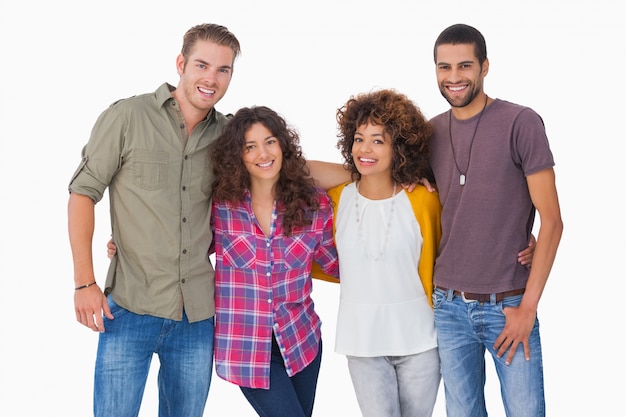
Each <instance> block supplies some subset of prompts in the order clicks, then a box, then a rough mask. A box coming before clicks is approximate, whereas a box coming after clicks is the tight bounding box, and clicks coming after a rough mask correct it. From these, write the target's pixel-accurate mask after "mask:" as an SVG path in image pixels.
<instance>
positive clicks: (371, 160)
mask: <svg viewBox="0 0 626 417" xmlns="http://www.w3.org/2000/svg"><path fill="white" fill-rule="evenodd" d="M359 160H360V161H361V162H376V160H375V159H369V158H359Z"/></svg>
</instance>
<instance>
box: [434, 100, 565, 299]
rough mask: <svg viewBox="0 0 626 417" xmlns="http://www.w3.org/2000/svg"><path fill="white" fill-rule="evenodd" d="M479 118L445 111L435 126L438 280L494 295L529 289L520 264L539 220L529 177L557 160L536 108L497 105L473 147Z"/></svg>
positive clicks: (485, 115) (482, 121) (483, 121)
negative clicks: (439, 232)
mask: <svg viewBox="0 0 626 417" xmlns="http://www.w3.org/2000/svg"><path fill="white" fill-rule="evenodd" d="M478 118H479V115H476V116H474V117H472V118H470V119H467V120H457V119H455V118H454V116H452V115H451V114H450V111H447V112H445V113H442V114H440V115H438V116H435V117H434V118H433V119H432V120H431V123H432V124H433V127H434V134H433V137H432V139H431V164H432V168H433V172H434V174H435V180H436V183H437V188H438V190H439V196H440V199H441V203H442V205H443V212H442V216H441V221H442V232H443V236H442V240H441V245H440V247H439V253H438V256H437V260H436V263H435V274H434V281H435V285H436V286H440V287H444V288H450V289H455V290H459V291H466V292H472V293H481V294H489V293H498V292H503V291H508V290H513V289H518V288H524V287H525V286H526V281H527V280H528V274H529V270H528V269H527V268H526V267H525V266H522V265H520V264H519V262H518V261H517V254H518V252H519V251H520V250H522V249H524V248H526V247H527V246H528V241H529V238H530V234H531V232H532V227H533V222H534V218H535V208H534V206H533V204H532V201H531V199H530V195H529V192H528V186H527V183H526V176H528V175H531V174H533V173H536V172H538V171H541V170H544V169H547V168H551V167H553V166H554V159H553V156H552V152H551V150H550V146H549V143H548V139H547V136H546V132H545V127H544V124H543V121H542V119H541V117H540V116H539V115H538V114H537V113H536V112H534V111H533V110H532V109H530V108H528V107H523V106H520V105H517V104H513V103H509V102H507V101H504V100H500V99H496V100H495V101H493V102H492V103H491V104H490V105H488V106H487V108H486V109H485V110H484V113H483V115H482V118H481V119H480V123H479V125H478V129H477V131H476V135H475V137H474V140H473V143H471V142H472V135H473V133H474V129H475V128H476V123H477V122H478ZM450 123H451V125H450ZM449 126H451V129H450V128H449ZM450 133H451V135H450ZM453 148H454V150H453ZM470 149H471V152H470ZM455 156H456V163H455ZM457 166H458V167H457ZM459 171H461V172H464V173H465V185H460V175H461V172H459Z"/></svg>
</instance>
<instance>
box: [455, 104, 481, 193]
mask: <svg viewBox="0 0 626 417" xmlns="http://www.w3.org/2000/svg"><path fill="white" fill-rule="evenodd" d="M488 99H489V96H487V95H486V94H485V104H484V105H483V109H482V110H481V111H480V114H479V115H478V121H477V122H476V126H475V127H474V134H473V135H472V140H471V141H470V147H469V152H468V154H467V167H466V168H465V171H461V168H459V163H458V162H457V160H456V152H455V151H454V145H453V144H452V110H450V113H449V116H448V133H449V135H450V147H451V148H452V158H454V165H456V170H457V171H458V172H459V184H461V186H463V185H465V175H466V174H467V170H468V169H469V165H470V158H471V157H472V145H474V138H475V137H476V132H477V131H478V124H479V123H480V118H481V117H483V113H484V112H485V108H486V107H487V100H488Z"/></svg>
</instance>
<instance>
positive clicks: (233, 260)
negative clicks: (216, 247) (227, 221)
mask: <svg viewBox="0 0 626 417" xmlns="http://www.w3.org/2000/svg"><path fill="white" fill-rule="evenodd" d="M222 245H223V247H224V250H223V252H224V253H223V258H222V259H223V262H224V266H226V267H231V268H235V269H254V267H255V265H256V255H257V254H256V238H255V237H254V236H253V235H249V234H237V235H235V234H224V235H223V236H222Z"/></svg>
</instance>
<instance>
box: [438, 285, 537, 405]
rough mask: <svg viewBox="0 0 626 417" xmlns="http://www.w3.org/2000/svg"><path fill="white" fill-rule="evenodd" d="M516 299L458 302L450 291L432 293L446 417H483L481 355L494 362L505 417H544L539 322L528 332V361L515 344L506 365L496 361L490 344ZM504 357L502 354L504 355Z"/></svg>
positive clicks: (460, 298)
mask: <svg viewBox="0 0 626 417" xmlns="http://www.w3.org/2000/svg"><path fill="white" fill-rule="evenodd" d="M521 300H522V295H516V296H512V297H507V298H505V299H504V300H503V301H501V302H496V301H495V295H492V299H491V301H490V302H485V303H479V302H478V301H470V300H464V298H463V297H461V296H454V295H453V291H452V290H447V291H445V292H444V291H442V290H441V289H438V288H435V291H434V293H433V303H434V307H435V327H436V329H437V341H438V344H439V358H440V360H441V374H442V377H443V383H444V388H445V394H446V411H447V414H448V417H486V416H487V409H486V405H485V394H484V388H485V379H486V375H485V350H487V351H489V353H490V354H491V356H492V358H493V361H494V363H495V369H496V373H497V374H498V378H499V380H500V389H501V394H502V401H503V404H504V409H505V412H506V415H507V416H509V417H544V416H545V400H544V389H543V362H542V357H541V340H540V337H539V321H538V320H535V325H534V327H533V329H532V332H531V333H530V338H529V344H530V361H526V359H525V358H524V350H523V347H522V345H519V347H518V348H517V351H516V352H515V356H514V357H513V360H512V361H511V364H510V365H505V364H504V362H505V360H506V354H505V355H504V356H502V357H501V358H497V357H496V353H497V352H496V351H495V350H494V348H493V344H494V342H495V340H496V338H497V337H498V336H499V335H500V333H501V332H502V330H503V328H504V322H505V316H504V313H503V309H504V308H505V307H516V306H518V305H519V303H520V302H521ZM507 353H508V351H507Z"/></svg>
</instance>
